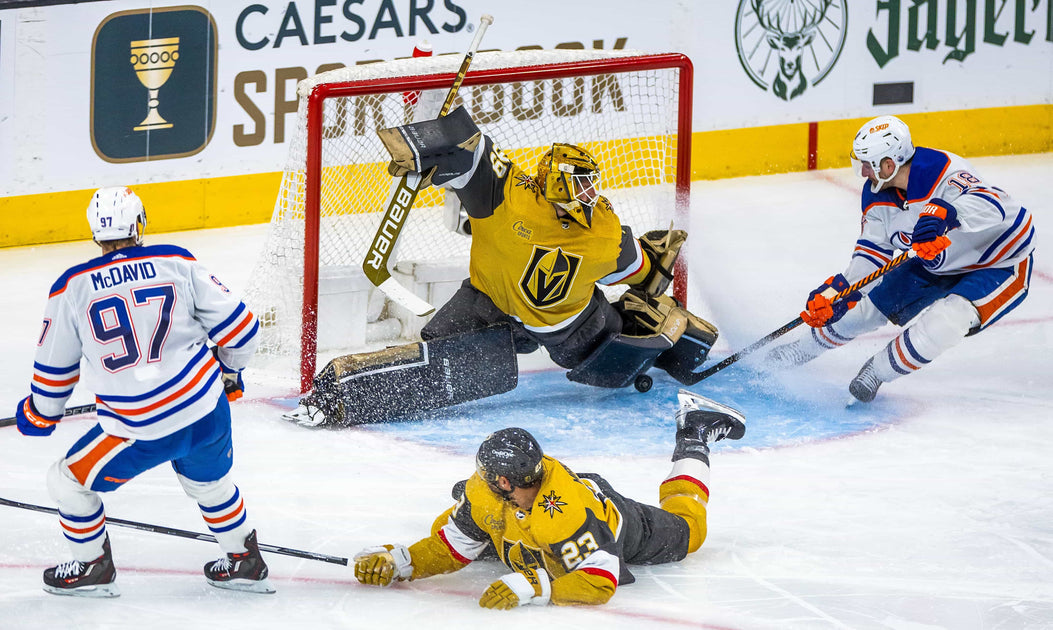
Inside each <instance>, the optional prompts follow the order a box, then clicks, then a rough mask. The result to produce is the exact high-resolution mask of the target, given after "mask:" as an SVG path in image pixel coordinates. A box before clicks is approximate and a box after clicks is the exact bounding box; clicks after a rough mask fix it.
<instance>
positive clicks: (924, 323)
mask: <svg viewBox="0 0 1053 630" xmlns="http://www.w3.org/2000/svg"><path fill="white" fill-rule="evenodd" d="M979 323H980V316H979V314H977V312H976V308H975V307H974V306H973V305H972V303H970V302H969V301H968V300H966V299H965V298H963V297H961V296H959V295H950V296H948V297H945V298H943V299H942V300H940V301H938V302H936V303H934V304H933V305H932V306H930V307H929V309H928V310H926V311H925V312H924V313H922V314H921V316H920V317H919V318H918V320H917V321H916V322H914V324H912V325H911V326H910V327H909V328H907V329H905V330H904V331H903V332H901V333H900V334H899V336H898V337H896V338H895V339H893V340H892V341H891V342H889V344H888V345H887V346H885V348H884V349H883V350H881V351H880V352H878V353H877V354H875V355H874V370H875V373H876V374H877V376H878V378H880V379H881V380H882V381H884V382H886V383H887V382H888V381H891V380H894V379H897V378H899V377H900V376H904V375H906V374H910V373H912V372H916V371H917V370H919V369H921V368H922V367H924V366H925V365H927V364H928V363H930V362H932V360H933V359H935V358H936V357H938V356H939V355H941V354H943V353H944V352H945V351H947V350H948V349H949V348H951V347H953V346H955V345H957V344H958V342H960V341H961V340H962V339H963V338H964V337H965V335H966V334H967V333H968V332H969V330H970V329H972V328H973V327H974V326H977V325H979Z"/></svg>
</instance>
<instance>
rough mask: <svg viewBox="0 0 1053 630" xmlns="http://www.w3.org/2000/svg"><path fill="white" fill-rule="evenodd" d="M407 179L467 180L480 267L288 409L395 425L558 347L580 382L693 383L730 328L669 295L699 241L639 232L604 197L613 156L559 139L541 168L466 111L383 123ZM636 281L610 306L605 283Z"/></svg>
mask: <svg viewBox="0 0 1053 630" xmlns="http://www.w3.org/2000/svg"><path fill="white" fill-rule="evenodd" d="M378 134H379V135H380V138H381V140H382V142H383V143H384V146H385V147H386V148H387V150H388V152H389V153H390V154H391V158H392V161H391V164H390V165H389V171H390V173H391V174H392V175H393V176H396V177H401V176H402V175H404V174H406V173H409V172H415V173H420V174H422V175H423V177H424V182H425V183H424V185H425V186H430V185H436V186H441V187H444V188H447V189H451V190H453V191H454V192H455V193H456V195H457V196H458V198H459V200H460V202H461V205H462V206H463V208H464V209H465V211H466V212H467V215H468V220H469V225H470V229H471V235H472V246H471V258H470V262H469V277H468V278H467V279H465V280H464V282H463V283H462V285H461V287H460V288H459V289H458V290H457V292H456V293H455V294H454V295H453V297H452V298H451V299H450V300H449V301H448V302H447V303H446V304H445V305H443V306H442V307H441V308H440V309H439V310H438V311H437V312H436V313H435V315H434V316H433V318H432V319H431V320H430V321H429V322H428V324H427V325H425V326H424V328H423V329H422V330H421V339H422V341H421V342H419V343H415V344H408V345H405V346H399V347H393V348H387V349H384V350H381V351H378V352H372V353H364V354H356V355H349V356H345V357H340V358H338V359H335V360H333V361H332V362H330V363H329V365H327V366H326V367H325V368H324V369H323V370H322V371H321V372H320V373H319V374H318V375H317V376H316V377H315V379H314V383H313V385H314V388H313V391H312V392H311V393H310V394H309V395H308V396H307V397H305V398H304V399H303V400H302V401H301V404H300V406H299V408H298V409H297V410H296V411H295V412H293V413H291V414H288V415H287V416H286V417H287V418H289V419H291V420H294V421H296V422H299V423H300V424H303V425H306V426H320V425H338V426H340V425H348V424H361V423H371V422H383V421H387V420H390V419H393V418H397V417H399V416H402V415H405V414H407V413H410V412H415V411H424V410H430V409H437V408H441V407H446V406H449V405H453V404H457V403H461V402H465V401H468V400H474V399H477V398H482V397H486V396H492V395H495V394H500V393H504V392H507V391H509V390H511V389H512V388H514V387H515V386H516V382H517V378H518V366H517V361H516V354H523V353H529V352H533V351H535V350H537V349H538V348H539V347H543V348H545V350H546V351H547V352H548V355H549V357H550V358H551V359H552V360H553V361H554V362H555V363H556V364H557V365H559V366H561V367H563V368H565V369H567V370H569V372H568V373H567V377H568V378H569V379H570V380H572V381H575V382H579V383H584V384H587V385H593V386H597V387H626V386H628V385H630V384H636V385H637V388H638V389H641V390H645V389H646V388H647V387H649V385H641V383H647V384H649V382H650V381H649V379H645V380H643V381H638V380H637V378H638V377H640V376H641V375H643V374H644V373H645V372H646V371H647V370H648V369H650V368H651V367H658V368H660V369H663V370H665V371H666V372H668V373H669V374H670V375H671V376H673V378H675V379H677V380H678V381H680V382H682V383H684V384H692V383H694V382H695V381H694V380H693V378H692V377H693V375H694V373H695V371H696V368H698V367H699V366H701V365H702V363H703V362H704V361H705V359H706V356H707V354H708V353H709V350H710V348H711V347H712V345H713V343H714V342H715V341H716V338H717V329H716V327H715V326H713V325H712V324H710V323H709V322H707V321H705V320H703V319H701V318H699V317H697V316H695V315H693V314H691V313H690V312H688V311H687V310H686V309H684V308H682V307H681V305H680V304H679V303H677V301H676V300H675V299H674V298H672V297H670V296H668V295H665V291H666V289H667V288H668V286H669V283H670V281H671V279H672V277H673V265H674V264H675V262H676V259H677V256H678V254H679V252H680V249H681V247H682V246H683V244H684V242H685V240H686V239H687V233H686V232H684V231H682V230H672V229H670V230H655V231H651V232H647V233H646V234H644V235H643V236H641V237H640V238H636V237H635V236H634V235H633V233H632V230H631V229H630V228H629V227H628V226H625V225H622V224H621V222H620V221H619V219H618V216H617V214H615V209H614V207H613V206H612V204H611V202H610V201H609V200H608V199H607V198H606V197H604V196H603V195H601V194H600V193H599V191H600V183H601V170H600V165H599V164H598V163H597V162H596V160H595V159H594V158H593V157H592V155H590V154H589V152H588V151H586V150H585V149H583V148H581V147H578V146H575V145H570V144H560V143H557V144H554V145H552V148H551V149H550V150H549V151H548V152H547V153H545V154H544V156H543V157H542V158H541V160H540V162H539V163H538V165H537V168H536V171H535V173H533V174H530V173H527V172H526V171H525V170H524V169H522V168H521V167H520V166H519V165H517V164H515V163H514V162H512V161H511V160H510V159H509V158H508V156H507V155H505V154H504V152H502V151H501V149H500V148H499V147H497V146H496V145H495V144H494V141H493V140H492V139H491V138H490V137H489V136H487V135H485V134H483V133H481V132H480V130H479V129H478V127H477V126H476V124H475V122H474V121H473V120H472V118H471V117H470V116H469V114H468V112H467V111H466V110H465V109H464V108H461V107H459V108H457V109H455V110H454V111H452V112H451V113H450V114H449V115H448V116H445V117H441V118H437V119H435V120H429V121H423V122H419V123H412V124H407V125H404V126H401V127H393V128H390V129H382V130H380V131H379V132H378ZM597 284H601V285H613V284H626V285H629V289H628V290H627V291H626V292H625V293H624V294H623V295H622V296H621V297H620V298H619V299H618V300H617V301H615V302H613V303H612V302H609V301H608V300H607V298H606V297H605V296H604V294H603V292H602V291H601V290H600V289H599V287H597Z"/></svg>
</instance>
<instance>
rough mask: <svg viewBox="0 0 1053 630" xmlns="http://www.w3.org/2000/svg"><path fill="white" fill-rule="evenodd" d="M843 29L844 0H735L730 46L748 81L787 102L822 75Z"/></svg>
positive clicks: (835, 53) (841, 40) (841, 43)
mask: <svg viewBox="0 0 1053 630" xmlns="http://www.w3.org/2000/svg"><path fill="white" fill-rule="evenodd" d="M847 30H848V3H847V0H739V8H738V11H737V12H736V13H735V48H736V49H737V50H738V54H739V62H740V63H741V64H742V68H743V69H744V70H745V71H746V74H748V75H749V77H750V79H752V80H753V82H754V83H756V84H757V86H758V87H760V88H761V89H762V90H765V91H767V90H768V89H769V88H770V89H771V92H772V94H774V95H775V96H778V97H779V98H781V99H783V100H784V101H788V100H790V99H793V98H797V97H798V96H800V95H801V94H803V93H804V91H805V90H807V89H808V86H809V85H813V86H814V85H818V84H819V82H820V81H822V80H823V79H825V78H826V75H827V74H829V72H830V70H831V69H832V68H833V67H834V64H835V63H837V59H838V57H840V56H841V50H842V49H843V48H844V45H845V33H846V31H847Z"/></svg>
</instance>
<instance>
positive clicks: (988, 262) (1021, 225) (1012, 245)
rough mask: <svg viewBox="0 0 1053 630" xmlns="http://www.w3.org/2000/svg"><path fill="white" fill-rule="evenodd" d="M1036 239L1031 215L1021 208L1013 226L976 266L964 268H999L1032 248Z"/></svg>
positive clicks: (989, 247)
mask: <svg viewBox="0 0 1053 630" xmlns="http://www.w3.org/2000/svg"><path fill="white" fill-rule="evenodd" d="M1034 237H1035V228H1034V227H1033V226H1032V223H1031V213H1030V212H1028V211H1027V209H1026V208H1020V212H1018V213H1017V216H1016V219H1015V220H1014V221H1013V225H1011V226H1009V228H1008V229H1007V230H1006V231H1005V232H1003V233H1002V234H1001V235H1000V236H999V237H998V238H997V239H995V240H994V242H993V243H991V245H990V246H988V248H987V249H986V250H984V252H983V254H981V255H980V258H979V259H978V260H977V263H976V264H975V265H969V266H968V267H964V268H963V269H964V270H965V271H972V270H975V269H984V268H986V267H998V266H1000V265H1001V264H1004V263H1003V261H1007V260H1012V259H1013V258H1014V257H1016V256H1019V255H1020V254H1021V253H1023V252H1024V251H1025V249H1026V248H1028V247H1030V246H1031V241H1032V240H1033V239H1034Z"/></svg>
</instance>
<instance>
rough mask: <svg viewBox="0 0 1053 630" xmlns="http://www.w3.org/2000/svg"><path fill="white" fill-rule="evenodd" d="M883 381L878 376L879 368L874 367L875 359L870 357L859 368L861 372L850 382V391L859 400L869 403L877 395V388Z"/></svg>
mask: <svg viewBox="0 0 1053 630" xmlns="http://www.w3.org/2000/svg"><path fill="white" fill-rule="evenodd" d="M883 382H884V381H882V380H881V378H879V377H878V375H877V370H875V369H874V360H873V359H869V360H867V362H866V363H864V364H863V367H862V368H860V369H859V374H856V377H855V378H854V379H852V382H851V383H849V384H848V391H849V392H850V393H851V394H852V396H853V397H854V398H855V399H856V400H858V401H859V402H865V403H868V402H870V401H872V400H874V397H875V396H877V390H878V388H879V387H881V383H883ZM849 402H851V401H849Z"/></svg>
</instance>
